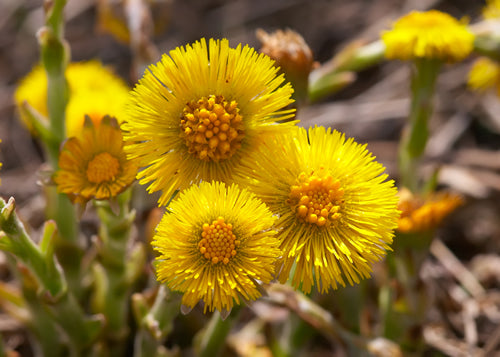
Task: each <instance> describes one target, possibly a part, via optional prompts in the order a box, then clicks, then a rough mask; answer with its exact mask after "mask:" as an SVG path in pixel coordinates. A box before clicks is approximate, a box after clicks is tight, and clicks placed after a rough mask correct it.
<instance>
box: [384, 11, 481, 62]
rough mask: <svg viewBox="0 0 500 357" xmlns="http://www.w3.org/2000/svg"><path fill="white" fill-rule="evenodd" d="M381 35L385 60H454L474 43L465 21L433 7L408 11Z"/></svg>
mask: <svg viewBox="0 0 500 357" xmlns="http://www.w3.org/2000/svg"><path fill="white" fill-rule="evenodd" d="M381 37H382V41H383V42H384V44H385V46H386V51H385V55H386V57H387V58H389V59H400V60H413V59H418V58H427V59H438V60H441V61H444V62H457V61H460V60H463V59H464V58H465V57H467V56H468V55H469V54H470V53H471V52H472V49H473V46H474V35H473V34H472V32H471V31H469V30H468V28H467V26H466V24H465V23H463V22H460V21H458V20H457V19H455V18H454V17H452V16H450V15H448V14H446V13H443V12H440V11H437V10H430V11H425V12H419V11H412V12H410V13H409V14H407V15H405V16H403V17H401V18H400V19H399V20H397V21H396V22H395V23H394V25H393V28H392V29H391V30H389V31H385V32H383V33H382V36H381Z"/></svg>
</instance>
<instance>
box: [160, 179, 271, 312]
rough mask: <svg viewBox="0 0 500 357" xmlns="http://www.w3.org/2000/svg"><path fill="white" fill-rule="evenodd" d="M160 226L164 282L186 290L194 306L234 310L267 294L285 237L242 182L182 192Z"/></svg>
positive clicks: (187, 302) (184, 300) (185, 301)
mask: <svg viewBox="0 0 500 357" xmlns="http://www.w3.org/2000/svg"><path fill="white" fill-rule="evenodd" d="M167 210H168V212H167V213H166V214H165V215H164V216H163V218H162V220H161V222H160V223H159V225H158V226H157V232H156V235H155V237H154V241H153V243H152V244H153V247H154V248H155V249H156V250H157V251H158V252H159V253H160V256H159V257H158V258H157V274H158V279H159V280H160V281H163V282H166V283H167V285H168V286H169V287H170V288H171V289H173V290H178V291H181V292H183V293H184V295H183V298H182V303H183V304H184V305H185V306H186V307H188V308H192V307H194V306H195V305H196V303H197V302H198V301H199V300H203V301H204V303H205V311H207V310H209V311H213V310H214V309H217V310H219V311H220V312H229V311H231V308H232V307H233V304H235V303H236V304H239V303H240V299H243V300H245V301H249V300H255V299H257V298H258V297H260V296H261V293H260V291H259V289H260V286H259V285H260V284H261V283H269V282H270V281H271V279H273V273H274V267H275V261H276V259H277V258H278V256H279V255H280V250H279V249H278V245H279V242H278V240H277V239H276V237H275V233H276V232H275V231H274V230H272V229H271V228H272V226H273V223H274V220H275V218H274V217H273V215H272V213H271V211H270V210H269V209H268V208H267V207H266V205H265V204H264V203H262V201H260V200H259V199H257V198H256V197H255V195H254V194H253V193H250V192H249V191H247V190H245V189H240V188H239V187H238V186H237V185H234V184H233V185H231V186H229V187H227V186H226V185H225V184H224V183H220V182H212V183H208V182H202V183H200V185H199V186H198V185H193V186H191V187H190V188H188V189H186V190H184V191H182V192H181V193H180V196H179V197H178V198H176V199H175V200H173V201H172V202H171V203H170V205H169V206H168V209H167Z"/></svg>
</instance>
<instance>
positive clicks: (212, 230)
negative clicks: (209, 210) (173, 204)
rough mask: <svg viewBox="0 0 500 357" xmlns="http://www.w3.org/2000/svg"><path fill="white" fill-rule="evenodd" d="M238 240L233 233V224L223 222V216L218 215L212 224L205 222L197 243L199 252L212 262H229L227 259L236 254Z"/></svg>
mask: <svg viewBox="0 0 500 357" xmlns="http://www.w3.org/2000/svg"><path fill="white" fill-rule="evenodd" d="M239 245H240V241H239V240H236V236H235V235H234V234H233V225H232V224H231V223H225V222H224V218H222V217H219V218H217V219H216V220H215V221H213V222H212V224H208V223H205V224H204V225H203V232H202V233H201V240H200V242H199V243H198V247H199V248H200V253H201V254H203V256H204V257H205V258H207V259H208V260H210V261H211V262H212V263H213V264H217V263H218V262H223V263H224V264H227V263H229V259H231V258H232V257H234V256H235V255H236V250H235V249H236V247H237V246H239Z"/></svg>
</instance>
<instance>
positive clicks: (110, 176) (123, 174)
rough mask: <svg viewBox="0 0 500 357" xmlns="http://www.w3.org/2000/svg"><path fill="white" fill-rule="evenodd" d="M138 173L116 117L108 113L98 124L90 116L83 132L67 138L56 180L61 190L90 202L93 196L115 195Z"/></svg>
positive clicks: (110, 196) (76, 199)
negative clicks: (127, 156) (126, 152)
mask: <svg viewBox="0 0 500 357" xmlns="http://www.w3.org/2000/svg"><path fill="white" fill-rule="evenodd" d="M87 118H88V117H87ZM136 173H137V167H136V166H135V164H134V163H133V162H132V161H130V160H127V158H126V156H125V153H124V152H123V139H122V133H121V130H120V128H119V126H118V123H117V121H116V119H114V118H110V117H104V118H103V119H102V120H101V122H100V124H98V125H95V124H93V122H92V121H91V120H90V118H88V119H87V120H86V123H85V126H84V127H83V131H82V133H81V135H80V136H78V137H71V138H69V139H67V140H66V141H65V142H64V145H63V147H62V149H61V153H60V154H59V169H58V171H57V172H56V174H55V177H54V181H55V182H56V184H57V189H58V191H59V192H62V193H66V194H68V195H69V197H70V198H71V199H72V200H73V201H74V202H78V203H86V202H87V201H88V200H90V199H92V198H95V199H98V200H102V199H110V198H112V197H115V196H116V195H118V194H119V193H121V192H122V191H123V190H125V189H126V188H127V187H128V186H129V185H130V184H131V183H132V182H133V181H134V179H135V175H136Z"/></svg>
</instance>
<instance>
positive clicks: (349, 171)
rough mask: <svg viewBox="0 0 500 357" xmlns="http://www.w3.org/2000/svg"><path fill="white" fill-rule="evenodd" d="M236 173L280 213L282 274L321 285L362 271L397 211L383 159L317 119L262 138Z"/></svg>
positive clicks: (306, 285)
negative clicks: (314, 123)
mask: <svg viewBox="0 0 500 357" xmlns="http://www.w3.org/2000/svg"><path fill="white" fill-rule="evenodd" d="M256 155H257V156H258V157H259V160H258V162H257V164H254V163H253V160H251V158H250V160H248V161H246V164H245V165H244V166H242V169H241V170H240V176H241V178H242V179H243V180H244V182H245V183H246V184H248V185H249V189H251V190H252V191H254V192H255V193H256V194H257V196H258V197H260V198H261V199H262V200H263V201H264V202H265V203H266V204H267V205H268V206H269V208H270V209H271V210H272V211H273V212H274V213H275V214H277V215H278V216H279V219H278V221H277V223H276V225H277V227H278V229H279V232H278V238H280V241H281V249H282V250H283V257H282V262H281V263H282V264H283V270H282V272H281V273H280V280H281V281H282V282H285V281H286V280H287V279H288V277H289V274H290V271H291V270H292V266H293V265H294V264H295V265H296V266H295V269H294V270H295V272H294V273H293V277H292V284H293V285H294V286H295V287H299V286H301V288H302V290H303V291H305V292H309V291H310V290H311V287H312V285H314V284H316V285H317V286H318V290H321V292H324V291H328V290H329V288H330V287H333V288H334V289H335V288H337V285H338V283H339V284H341V285H342V286H344V285H345V280H347V281H348V282H349V283H350V284H353V283H354V282H356V283H358V282H359V281H360V278H367V277H369V274H370V272H371V270H372V268H371V264H372V263H373V262H375V261H378V260H380V259H381V258H382V257H383V256H384V255H385V254H386V250H389V249H390V247H389V244H390V243H391V242H392V237H393V230H394V229H395V228H396V226H397V218H398V216H399V212H398V210H397V209H396V205H397V197H396V188H395V187H394V184H393V181H385V180H386V178H387V175H385V174H383V171H384V167H383V166H382V165H381V164H379V163H377V162H376V161H374V157H373V156H372V155H371V154H370V153H369V152H368V151H367V150H366V145H364V146H363V145H359V144H357V143H355V142H354V141H353V140H352V139H348V140H346V139H345V138H344V135H342V134H340V133H339V132H337V131H333V132H332V131H331V130H330V129H328V130H325V129H324V128H322V127H315V128H311V129H309V135H308V132H307V130H306V129H303V128H300V129H299V128H297V129H296V131H295V132H294V133H290V134H287V135H285V136H284V137H282V138H276V139H275V140H274V141H269V142H268V143H266V145H265V147H262V148H261V150H260V151H259V152H258V153H256Z"/></svg>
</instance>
